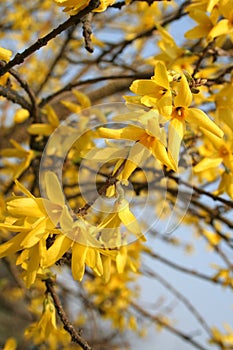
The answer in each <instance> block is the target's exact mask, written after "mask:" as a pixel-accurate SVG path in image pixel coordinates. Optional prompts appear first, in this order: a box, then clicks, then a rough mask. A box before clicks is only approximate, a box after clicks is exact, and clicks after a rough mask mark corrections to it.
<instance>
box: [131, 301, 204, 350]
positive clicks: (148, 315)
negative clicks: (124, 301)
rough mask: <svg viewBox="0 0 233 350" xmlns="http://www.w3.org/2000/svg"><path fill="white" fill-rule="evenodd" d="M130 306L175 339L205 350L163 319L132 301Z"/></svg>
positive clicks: (190, 337) (189, 336)
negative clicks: (177, 338) (175, 337)
mask: <svg viewBox="0 0 233 350" xmlns="http://www.w3.org/2000/svg"><path fill="white" fill-rule="evenodd" d="M130 304H131V306H132V307H133V308H134V310H136V311H137V312H139V313H140V315H142V316H143V317H145V318H147V319H149V320H151V321H153V322H155V323H156V324H158V325H159V326H161V327H164V328H165V329H167V330H168V331H169V332H171V333H172V334H174V335H176V336H177V337H179V338H181V339H183V340H185V341H187V342H188V343H189V344H191V345H193V346H194V347H195V348H196V349H199V350H206V348H205V347H203V346H202V345H201V344H200V343H198V342H197V341H195V340H194V339H193V337H192V336H191V335H189V334H185V333H183V332H182V331H180V330H179V329H177V328H175V327H173V326H172V325H170V324H169V323H168V322H166V321H165V320H163V318H162V317H161V316H159V315H158V316H157V315H152V314H151V313H150V312H149V311H147V310H145V308H142V307H141V306H139V305H138V304H136V303H134V302H133V301H131V303H130Z"/></svg>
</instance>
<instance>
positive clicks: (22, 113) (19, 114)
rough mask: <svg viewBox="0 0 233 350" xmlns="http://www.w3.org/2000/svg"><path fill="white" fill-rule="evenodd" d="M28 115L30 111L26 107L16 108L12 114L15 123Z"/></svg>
mask: <svg viewBox="0 0 233 350" xmlns="http://www.w3.org/2000/svg"><path fill="white" fill-rule="evenodd" d="M29 116H30V113H29V111H28V110H27V109H23V108H22V109H18V110H17V111H16V113H15V115H14V122H15V123H16V124H20V123H23V122H24V121H25V120H27V119H28V118H29Z"/></svg>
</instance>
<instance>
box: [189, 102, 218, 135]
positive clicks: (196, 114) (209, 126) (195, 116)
mask: <svg viewBox="0 0 233 350" xmlns="http://www.w3.org/2000/svg"><path fill="white" fill-rule="evenodd" d="M186 120H187V121H188V122H189V123H194V124H196V125H199V126H200V127H202V128H204V129H206V130H208V131H210V132H212V133H213V134H214V135H216V136H219V137H223V135H224V132H223V131H222V130H221V129H220V128H219V127H218V126H217V124H215V123H214V122H213V121H212V120H211V119H209V117H208V116H207V115H206V114H205V113H204V112H203V111H201V110H200V109H198V108H189V109H188V110H187V113H186Z"/></svg>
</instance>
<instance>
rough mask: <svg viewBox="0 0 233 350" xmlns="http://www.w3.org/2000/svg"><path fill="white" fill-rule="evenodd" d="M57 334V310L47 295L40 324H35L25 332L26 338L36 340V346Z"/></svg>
mask: <svg viewBox="0 0 233 350" xmlns="http://www.w3.org/2000/svg"><path fill="white" fill-rule="evenodd" d="M53 333H55V334H56V333H57V325H56V309H55V306H54V303H53V300H52V298H51V296H50V295H46V297H45V299H44V303H43V312H42V315H41V318H40V320H39V322H35V323H33V324H32V325H31V326H29V327H28V328H27V329H26V331H25V336H26V338H34V340H35V343H36V344H40V343H42V342H46V341H47V340H48V337H50V336H51V335H52V334H53Z"/></svg>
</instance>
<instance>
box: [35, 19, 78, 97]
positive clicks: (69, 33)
mask: <svg viewBox="0 0 233 350" xmlns="http://www.w3.org/2000/svg"><path fill="white" fill-rule="evenodd" d="M74 31H75V26H73V28H70V30H69V32H68V35H67V38H65V41H64V42H63V44H62V46H61V47H60V50H59V52H58V54H57V56H56V57H55V58H54V60H53V62H52V64H51V66H50V68H49V69H48V73H47V75H46V76H45V78H44V80H43V81H42V83H41V84H40V86H39V87H38V89H37V91H36V94H39V93H40V92H41V90H42V89H43V87H44V86H45V84H46V83H47V81H48V80H49V79H50V77H51V76H52V74H53V71H54V68H55V67H56V65H57V64H58V62H59V61H60V59H61V58H62V57H63V54H64V52H65V49H66V47H67V45H68V44H69V42H70V40H71V38H72V35H73V33H74Z"/></svg>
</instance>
